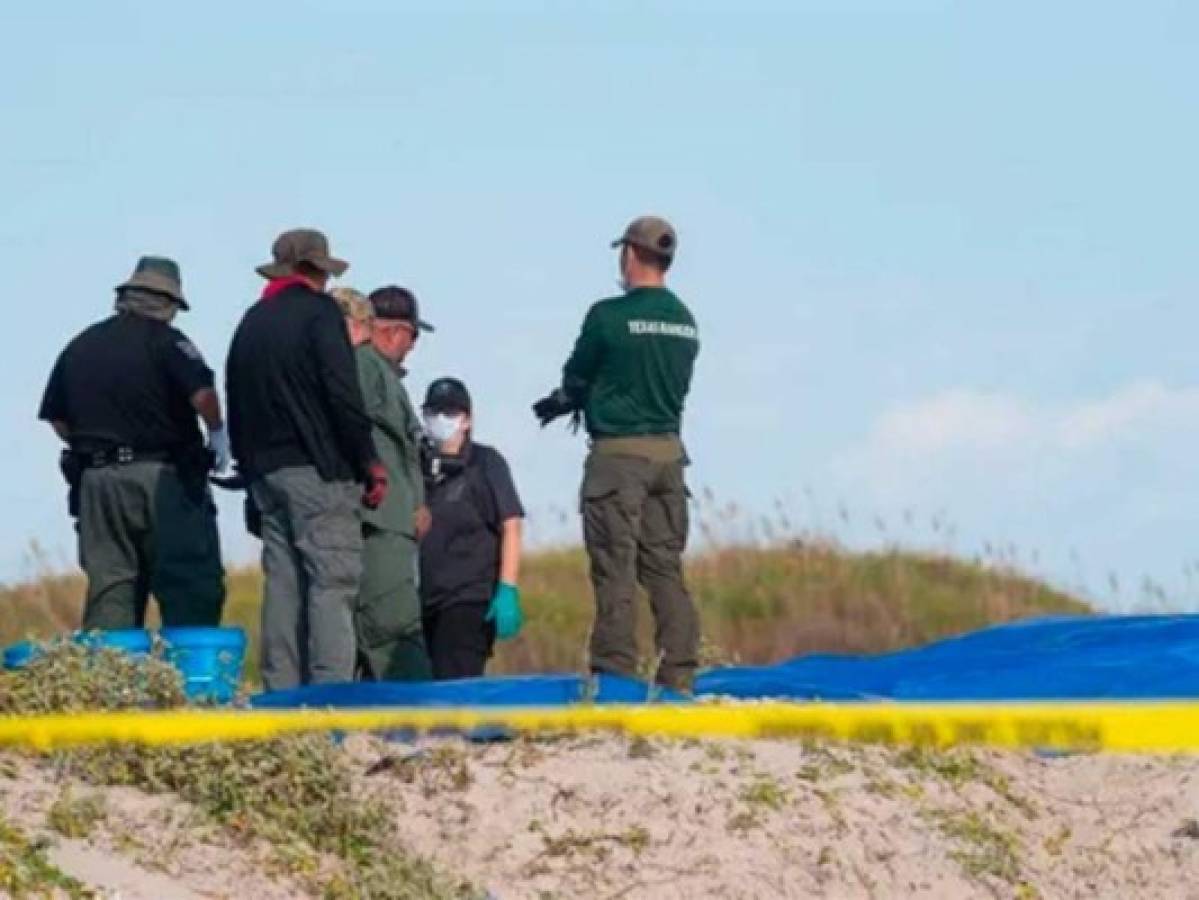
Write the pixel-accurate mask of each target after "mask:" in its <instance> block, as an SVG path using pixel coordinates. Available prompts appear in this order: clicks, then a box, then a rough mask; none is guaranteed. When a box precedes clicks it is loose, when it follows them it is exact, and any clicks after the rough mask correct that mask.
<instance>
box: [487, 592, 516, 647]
mask: <svg viewBox="0 0 1199 900" xmlns="http://www.w3.org/2000/svg"><path fill="white" fill-rule="evenodd" d="M486 621H488V622H492V621H494V622H495V636H496V637H497V638H499V639H500V640H501V641H506V640H509V639H510V638H514V637H516V636H517V635H518V634H520V628H521V626H522V625H524V623H525V615H524V613H523V612H521V609H520V591H519V590H518V589H517V587H516V585H514V584H507V583H505V582H503V581H501V582H500V583H499V585H497V586H496V589H495V596H494V597H492V598H491V605H490V606H489V607H487V616H486Z"/></svg>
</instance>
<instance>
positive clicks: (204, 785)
mask: <svg viewBox="0 0 1199 900" xmlns="http://www.w3.org/2000/svg"><path fill="white" fill-rule="evenodd" d="M51 676H53V677H54V678H56V679H59V680H58V681H57V682H56V683H53V684H49V683H47V682H48V680H49V679H50V678H51ZM122 685H123V686H122ZM118 686H121V687H118ZM183 702H184V701H183V696H182V691H181V689H180V685H179V676H178V674H177V673H176V672H175V671H174V669H173V668H172V667H170V666H169V665H168V664H166V663H165V662H163V661H161V660H159V659H155V658H148V659H141V660H137V659H134V658H132V657H130V656H128V655H125V654H122V653H119V652H116V651H112V650H106V649H100V650H89V649H87V648H83V647H79V646H77V645H75V644H72V643H69V642H59V643H56V644H52V645H49V646H48V647H47V648H46V649H45V652H44V653H43V654H42V655H41V656H40V657H39V658H38V659H36V660H35V661H34V662H33V663H32V664H31V665H29V666H28V667H27V668H25V669H22V670H19V671H15V672H8V673H4V674H3V675H2V676H0V709H3V711H4V712H6V713H14V714H22V713H36V712H53V711H60V710H71V711H78V710H81V709H85V708H93V709H141V708H158V709H161V708H166V707H172V706H178V705H180V704H181V703H183ZM89 704H90V706H89ZM51 764H52V765H54V766H55V767H56V768H57V769H58V771H59V773H60V776H61V777H62V778H63V779H64V780H67V779H79V780H82V781H84V782H86V783H89V784H92V785H98V786H107V785H127V786H130V787H136V788H140V789H141V790H144V791H148V792H151V793H162V792H171V793H174V794H176V795H178V796H179V797H181V798H182V799H184V800H186V801H189V802H190V803H192V804H194V805H195V806H196V807H197V808H198V809H199V810H200V811H201V812H203V813H204V814H205V815H207V816H208V817H209V818H210V819H212V820H213V821H215V822H218V823H220V824H221V825H223V826H224V827H225V828H227V829H229V830H230V831H231V832H232V833H233V834H234V835H235V836H236V837H237V839H238V840H239V842H240V843H243V844H245V843H246V842H247V841H249V842H254V841H260V842H263V843H264V844H265V845H267V846H268V847H270V848H272V849H273V851H274V856H275V860H276V862H277V863H278V864H279V866H280V867H281V868H282V869H284V870H285V871H287V872H288V873H289V874H291V875H293V876H294V877H297V878H300V879H303V880H306V881H307V882H308V883H310V884H311V885H312V886H313V887H314V888H316V889H319V890H321V891H322V892H324V894H325V895H326V896H328V897H333V898H351V897H355V898H356V897H371V898H397V900H400V898H402V900H418V898H419V900H426V898H428V900H433V898H437V900H441V898H456V897H468V896H477V892H476V891H474V890H473V889H472V888H471V887H469V886H468V885H465V884H462V883H459V882H457V881H455V880H452V879H449V878H446V877H444V876H443V875H441V874H440V873H439V872H436V871H435V870H434V869H433V868H432V867H431V866H430V864H429V863H428V862H426V861H425V860H423V859H420V858H418V857H415V856H413V855H412V854H410V853H408V852H407V851H406V849H405V848H404V847H403V846H402V844H401V842H400V840H399V836H398V833H397V830H396V827H395V824H394V822H393V821H392V819H391V816H390V814H389V812H388V810H387V808H386V807H385V806H384V805H383V804H382V803H381V802H380V801H379V800H377V799H376V798H372V797H363V796H359V795H358V794H357V793H356V791H355V789H354V784H353V779H352V772H351V769H350V767H349V763H348V762H347V758H346V756H345V754H343V753H341V752H340V751H339V750H338V748H337V747H336V745H335V744H334V742H333V740H332V739H331V738H330V737H329V736H327V735H295V736H289V737H285V738H279V739H274V740H269V741H254V742H243V743H214V744H199V745H195V746H190V747H163V748H155V747H141V746H136V745H109V746H102V747H94V748H85V749H79V750H72V751H69V752H60V753H57V754H55V755H54V756H53V757H52V758H51ZM51 815H52V818H53V820H54V821H52V823H51V824H54V823H55V822H57V825H55V827H56V828H57V829H58V830H59V831H63V833H66V832H68V831H75V832H78V831H80V830H81V829H83V828H84V824H83V821H82V816H81V810H80V808H79V807H78V804H77V803H76V802H75V801H73V800H67V801H66V802H63V801H62V800H61V799H60V802H59V803H58V804H56V807H55V809H54V810H52V811H51ZM92 824H94V820H93V822H92ZM80 836H81V835H80Z"/></svg>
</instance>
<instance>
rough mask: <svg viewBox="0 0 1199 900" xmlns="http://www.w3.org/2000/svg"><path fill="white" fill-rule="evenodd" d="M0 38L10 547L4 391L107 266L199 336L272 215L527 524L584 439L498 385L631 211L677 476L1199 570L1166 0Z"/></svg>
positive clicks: (1194, 110)
mask: <svg viewBox="0 0 1199 900" xmlns="http://www.w3.org/2000/svg"><path fill="white" fill-rule="evenodd" d="M5 34H6V37H7V38H8V40H7V45H8V49H7V52H6V54H5V55H4V57H3V58H2V59H0V105H2V109H0V113H2V116H3V118H2V121H3V126H2V127H3V130H4V133H3V138H4V139H3V141H0V196H3V198H4V203H3V204H2V206H0V259H2V260H3V262H4V268H5V272H6V275H7V285H6V287H7V296H8V303H9V309H10V315H9V326H8V328H6V329H5V330H4V331H3V334H2V335H0V342H2V344H0V351H2V357H3V359H4V360H5V362H6V368H7V371H8V378H6V379H5V381H4V386H3V388H0V413H2V414H3V418H4V421H6V422H7V423H8V428H7V429H6V430H5V432H4V434H3V437H2V438H0V441H2V442H3V447H2V449H3V452H4V455H5V457H6V459H7V461H8V465H7V466H5V467H4V469H3V470H2V471H0V495H2V496H3V498H4V500H5V506H6V515H5V516H4V517H3V521H2V522H0V547H3V550H2V551H0V578H5V579H14V578H18V577H20V576H21V575H22V574H24V573H26V572H27V571H28V564H27V563H26V562H25V557H26V548H27V546H28V543H29V541H30V540H31V539H37V540H38V541H40V542H41V543H42V544H43V545H44V546H45V547H47V548H48V550H49V553H50V556H51V559H52V560H69V559H70V556H71V553H72V545H71V532H70V529H69V524H68V522H67V520H66V517H65V514H64V512H63V505H62V496H61V494H62V490H61V486H60V484H59V482H58V480H57V474H56V470H55V456H56V450H55V442H54V440H53V439H52V438H51V437H50V436H49V433H48V431H47V430H46V429H44V428H43V427H42V426H40V425H39V424H37V423H35V422H34V421H33V417H34V414H35V410H36V407H37V403H38V400H39V398H40V393H41V390H42V387H43V384H44V380H45V377H46V374H47V372H48V370H49V367H50V365H51V363H52V361H53V358H54V356H55V354H56V353H57V352H58V350H59V348H60V346H61V345H62V344H63V343H64V342H65V341H66V340H67V339H68V338H69V337H70V336H71V335H72V334H74V333H75V332H76V331H78V330H79V329H81V328H82V327H84V326H85V325H86V324H88V323H89V322H90V321H92V320H94V319H96V318H98V317H100V316H102V315H104V314H105V312H106V311H107V309H108V308H109V305H110V303H111V299H112V294H111V286H112V285H114V284H116V283H117V282H118V281H119V280H121V279H122V278H123V277H124V276H125V275H126V274H127V273H128V270H129V268H130V267H131V265H132V263H133V261H134V259H135V258H136V257H137V256H138V255H139V254H141V253H146V252H153V253H165V254H169V255H172V256H175V257H176V258H178V259H179V260H180V262H181V263H182V265H183V267H184V278H185V285H186V288H187V290H188V292H189V294H190V296H191V298H192V301H193V307H194V311H193V312H192V313H191V314H189V315H187V316H185V317H183V318H182V319H181V320H180V323H179V324H180V325H181V326H182V327H183V328H184V329H185V330H186V331H188V332H189V334H190V335H191V336H192V337H193V338H194V339H195V341H196V342H197V343H198V344H199V345H200V346H201V347H202V349H204V351H205V352H206V354H207V355H208V357H209V359H210V362H211V363H213V365H214V367H215V368H218V370H219V369H220V368H221V365H222V363H223V359H224V355H225V352H226V348H227V343H228V339H229V337H230V335H231V333H232V330H233V327H234V326H235V324H236V322H237V320H238V318H239V317H240V315H241V313H242V311H243V310H244V308H245V306H246V305H247V304H248V303H250V302H251V301H252V299H253V298H254V296H255V295H256V293H257V292H258V290H259V288H260V283H259V281H258V279H257V277H256V276H255V275H254V273H253V266H254V265H255V264H256V263H259V262H262V261H264V260H265V259H266V258H267V256H268V252H269V247H270V243H271V241H272V239H273V237H274V236H275V234H276V233H277V232H279V231H280V230H282V229H284V228H287V227H291V226H295V225H301V224H305V225H316V226H319V227H321V228H322V229H324V230H325V231H326V232H327V233H328V234H329V235H330V237H331V239H332V241H333V244H334V248H335V250H336V251H337V252H339V253H340V254H342V255H343V256H345V257H346V258H348V259H349V260H350V261H351V263H352V267H351V269H350V271H349V273H348V275H347V277H346V278H345V279H344V281H345V282H346V283H349V284H352V285H355V286H357V287H360V288H364V289H370V288H373V287H375V286H377V285H379V284H382V283H386V282H399V283H402V284H405V285H408V286H409V287H412V288H413V289H414V290H415V291H416V292H417V293H418V295H419V296H420V297H421V299H422V301H423V303H424V305H425V311H426V313H427V317H428V318H429V319H431V320H432V321H434V322H435V323H436V324H437V326H438V331H437V333H436V334H435V335H432V336H431V337H430V338H429V340H427V341H425V342H423V343H422V345H421V346H420V348H419V350H418V352H417V355H416V356H415V357H414V358H413V360H412V369H413V376H412V385H413V387H414V389H415V390H418V391H419V390H421V389H423V387H424V385H425V384H426V383H427V382H428V381H429V380H431V379H432V378H433V377H436V376H438V375H441V374H446V373H454V374H458V375H460V376H462V377H464V378H465V379H466V380H467V381H468V382H469V383H470V384H471V385H472V386H473V388H474V389H475V393H476V395H477V401H478V406H479V419H480V423H479V431H480V437H481V438H483V439H485V440H490V441H491V442H493V443H495V444H496V445H498V446H499V447H500V448H501V449H502V450H504V451H505V452H506V453H507V454H508V455H509V457H510V458H511V460H512V462H513V466H514V469H515V471H516V474H517V477H518V480H519V484H520V487H521V489H522V492H523V493H524V495H525V497H526V500H527V501H528V505H529V506H530V508H531V510H532V512H533V522H532V532H533V534H534V536H535V537H537V538H538V539H540V540H543V541H544V540H558V539H564V538H567V537H572V536H573V535H574V533H575V531H574V524H573V522H572V521H571V519H570V515H569V513H570V511H571V510H572V509H573V507H574V505H575V495H576V492H577V481H578V469H579V464H580V460H581V457H582V454H583V452H584V448H583V446H582V444H581V442H580V441H579V440H578V439H572V438H570V437H569V436H567V435H565V434H564V433H560V432H559V431H557V430H555V431H553V432H546V433H541V432H539V431H538V430H537V428H536V427H535V425H534V424H533V422H532V419H531V417H530V415H529V414H528V404H529V403H530V402H531V401H532V400H534V399H536V398H537V397H538V396H540V394H541V393H542V392H543V391H544V390H545V389H546V388H548V387H549V386H551V385H552V383H553V382H554V381H555V379H556V377H557V373H558V370H559V368H560V366H561V363H562V361H563V359H564V357H565V354H566V352H567V351H568V349H569V346H570V343H571V341H572V340H573V338H574V335H575V332H576V329H577V327H578V324H579V322H580V320H581V317H582V315H583V313H584V312H585V310H586V307H587V305H588V304H589V303H590V302H592V301H593V300H595V299H597V298H599V297H602V296H605V295H607V294H610V293H611V292H612V291H613V290H614V288H615V270H614V261H613V258H612V254H611V252H610V251H609V250H608V249H607V241H608V240H609V239H610V238H611V237H612V236H614V235H615V233H616V232H618V231H619V230H620V228H621V227H622V226H623V224H624V223H625V222H626V221H627V220H628V219H629V218H631V217H632V216H634V215H637V214H639V213H643V212H657V213H659V214H663V215H666V216H668V217H670V218H671V219H672V220H673V221H674V222H675V223H676V225H677V226H678V230H679V232H680V237H681V247H682V250H681V256H680V259H679V262H678V266H677V273H676V274H675V277H674V283H675V285H676V287H677V288H678V290H679V292H680V294H681V295H682V296H683V297H684V298H685V299H686V300H687V301H688V302H689V303H690V304H691V306H692V307H693V309H694V311H695V313H696V315H697V317H698V318H699V320H700V323H701V328H702V331H703V337H704V347H703V353H702V356H701V360H700V365H699V374H698V377H697V381H696V384H695V389H694V393H693V399H692V404H691V407H690V413H689V420H688V424H687V439H688V443H689V446H690V449H691V453H692V456H693V457H694V458H695V467H694V470H693V472H692V481H693V482H694V484H695V485H696V486H697V487H698V486H707V487H710V488H711V490H712V491H713V492H714V493H715V494H716V496H717V497H718V498H720V500H721V501H722V502H730V501H735V502H736V503H737V504H738V505H739V507H740V508H741V509H745V510H750V511H753V512H755V513H767V514H769V513H772V510H774V508H775V505H776V503H781V504H782V505H783V506H784V507H785V508H786V510H787V513H788V517H789V519H790V520H791V521H792V522H793V523H794V524H795V525H796V526H797V527H802V528H823V529H825V530H829V531H834V532H836V533H837V534H838V535H839V536H840V537H841V538H842V539H844V540H846V541H847V542H849V543H852V544H855V545H872V544H878V543H881V542H885V541H888V540H894V539H900V540H903V541H905V542H907V543H912V544H916V545H931V546H937V547H943V548H945V549H950V550H953V551H954V552H958V553H962V554H966V555H970V554H973V553H976V552H979V551H981V550H982V548H984V546H986V545H987V544H988V543H989V544H991V545H992V546H1004V547H1009V546H1014V547H1015V548H1016V550H1015V552H1016V553H1017V555H1018V558H1019V559H1020V560H1021V561H1022V562H1023V563H1024V564H1025V565H1027V566H1028V567H1029V568H1031V569H1034V570H1035V571H1038V572H1042V573H1044V574H1046V575H1048V576H1050V577H1052V578H1054V579H1056V580H1058V581H1060V582H1062V583H1065V584H1070V585H1076V584H1083V585H1085V586H1086V587H1087V588H1088V589H1089V590H1090V591H1092V592H1093V593H1096V594H1102V595H1105V596H1108V595H1110V596H1108V599H1109V600H1110V601H1111V602H1112V603H1114V604H1124V605H1127V604H1128V603H1130V602H1132V601H1133V600H1135V599H1136V594H1137V590H1136V585H1137V583H1138V582H1139V581H1140V580H1141V579H1142V578H1144V577H1146V576H1148V577H1151V578H1153V579H1155V580H1157V581H1160V582H1162V583H1164V584H1166V585H1167V586H1168V587H1169V588H1170V592H1171V599H1172V602H1174V603H1175V604H1176V605H1191V604H1193V603H1194V602H1196V601H1199V589H1194V590H1193V589H1192V585H1191V583H1190V582H1191V578H1190V576H1188V575H1187V574H1186V572H1188V571H1189V570H1190V567H1191V566H1192V563H1193V561H1195V560H1199V534H1197V533H1196V528H1195V511H1196V508H1197V506H1199V503H1197V501H1199V471H1196V466H1195V464H1194V461H1193V460H1194V452H1193V448H1194V447H1195V446H1196V438H1197V437H1199V379H1197V377H1196V365H1195V352H1194V344H1195V335H1196V331H1197V327H1199V312H1197V311H1196V305H1195V302H1194V301H1195V297H1196V294H1197V290H1196V288H1197V287H1199V275H1197V274H1196V265H1195V253H1194V251H1193V247H1194V242H1195V236H1196V228H1195V221H1196V213H1195V211H1196V209H1199V178H1196V175H1195V172H1194V165H1195V160H1196V159H1199V125H1197V124H1196V123H1199V94H1197V93H1196V91H1195V90H1194V86H1195V84H1196V83H1199V63H1196V59H1199V52H1197V51H1199V46H1197V44H1199V12H1197V10H1196V7H1195V6H1194V5H1192V4H1185V3H1169V4H1166V3H1141V4H1124V3H1055V4H1037V3H1005V4H967V3H959V4H954V3H915V4H883V3H832V2H829V3H826V4H805V3H786V4H776V5H772V6H771V5H765V4H754V3H736V4H734V3H727V4H720V3H712V2H709V3H684V2H678V3H666V2H656V3H655V2H651V3H632V2H609V3H598V2H595V3H575V4H551V3H531V2H524V3H519V4H504V5H502V6H501V5H500V4H466V3H439V4H427V5H422V4H405V3H396V2H375V3H364V2H332V0H329V2H292V3H288V4H277V3H261V4H250V3H241V4H231V3H220V2H216V3H208V4H203V5H191V6H189V7H188V8H184V6H183V5H181V4H172V5H163V4H161V3H153V4H152V3H120V2H114V3H106V4H103V5H102V6H100V5H95V4H86V3H82V2H77V3H64V4H24V5H22V6H21V7H20V8H19V9H17V10H10V11H7V12H6V14H5ZM552 511H557V512H552ZM225 512H226V513H227V514H226V515H225V516H224V519H223V525H224V526H225V532H226V535H227V544H228V548H229V552H230V556H231V557H232V558H234V559H235V560H244V559H248V558H250V556H251V555H252V554H253V552H254V547H253V545H252V544H251V543H249V542H248V541H247V540H246V539H245V538H244V537H242V536H241V535H240V533H239V527H238V520H237V518H236V516H235V515H234V514H233V513H232V510H231V509H226V510H225ZM704 515H705V516H707V517H708V518H709V519H712V518H719V516H717V515H715V514H714V513H713V512H712V511H711V509H710V508H709V509H708V510H707V511H706V512H704ZM937 516H940V517H943V518H944V519H945V520H946V521H950V522H952V523H953V529H952V531H953V535H952V537H946V535H945V529H943V528H942V529H938V530H934V529H933V528H932V527H931V525H930V524H929V522H930V520H931V519H932V518H934V517H937ZM876 520H878V521H876ZM720 524H721V527H723V528H724V529H725V530H726V531H727V530H734V531H735V530H736V529H737V528H742V529H744V528H746V527H747V525H746V522H745V521H744V520H743V521H742V522H741V524H740V525H735V524H734V525H729V524H728V523H720ZM1109 573H1114V574H1115V575H1116V576H1117V577H1116V581H1117V583H1118V584H1119V585H1120V589H1119V591H1118V592H1113V591H1111V589H1110V587H1109Z"/></svg>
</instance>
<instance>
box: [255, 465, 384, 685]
mask: <svg viewBox="0 0 1199 900" xmlns="http://www.w3.org/2000/svg"><path fill="white" fill-rule="evenodd" d="M250 490H251V491H252V492H253V496H254V502H255V503H257V504H258V507H259V509H260V510H261V511H262V570H263V574H264V575H265V578H266V585H265V589H264V597H263V602H262V682H263V684H264V685H265V687H266V689H267V690H271V691H277V690H283V689H286V688H293V687H296V686H298V685H302V684H321V683H326V682H336V681H350V680H352V679H353V677H354V654H355V644H354V618H353V610H354V601H355V598H356V597H357V595H358V587H359V582H360V580H361V578H362V522H361V517H360V515H359V503H360V501H361V493H362V492H361V489H360V488H359V487H358V486H357V485H355V484H353V483H351V482H348V481H339V482H329V481H324V480H322V479H321V477H320V475H318V474H317V471H316V469H315V468H313V467H311V466H298V467H294V468H286V469H279V470H277V471H275V472H271V473H270V474H269V475H264V476H262V477H261V478H258V479H257V480H255V481H254V483H253V484H252V485H251V486H250Z"/></svg>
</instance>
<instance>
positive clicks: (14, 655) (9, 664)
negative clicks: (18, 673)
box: [4, 641, 38, 669]
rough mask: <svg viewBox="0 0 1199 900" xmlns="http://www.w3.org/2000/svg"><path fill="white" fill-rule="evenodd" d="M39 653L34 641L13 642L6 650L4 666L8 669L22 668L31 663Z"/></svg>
mask: <svg viewBox="0 0 1199 900" xmlns="http://www.w3.org/2000/svg"><path fill="white" fill-rule="evenodd" d="M37 654H38V649H37V647H36V645H35V644H34V643H33V641H21V642H20V643H19V644H12V645H11V646H9V647H7V648H5V650H4V668H6V669H21V668H24V667H25V666H27V665H29V662H30V660H32V659H33V658H34V657H35V656H37Z"/></svg>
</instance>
